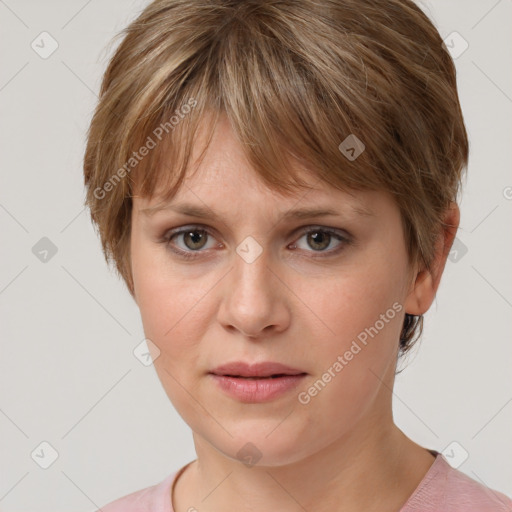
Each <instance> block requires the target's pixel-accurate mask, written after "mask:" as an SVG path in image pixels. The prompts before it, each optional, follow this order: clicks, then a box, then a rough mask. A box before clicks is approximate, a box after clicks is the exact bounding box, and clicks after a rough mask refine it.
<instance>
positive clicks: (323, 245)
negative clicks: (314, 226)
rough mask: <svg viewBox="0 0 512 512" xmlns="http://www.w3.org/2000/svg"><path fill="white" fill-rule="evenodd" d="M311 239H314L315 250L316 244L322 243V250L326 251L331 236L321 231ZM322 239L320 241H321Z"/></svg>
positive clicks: (315, 233) (311, 236)
mask: <svg viewBox="0 0 512 512" xmlns="http://www.w3.org/2000/svg"><path fill="white" fill-rule="evenodd" d="M324 237H325V240H324V243H323V244H322V239H323V238H324ZM310 238H311V239H313V248H314V245H315V244H318V243H320V246H321V247H320V248H321V249H325V247H328V245H329V238H330V235H329V234H328V233H322V232H320V231H315V232H314V234H312V235H310ZM319 239H320V241H319Z"/></svg>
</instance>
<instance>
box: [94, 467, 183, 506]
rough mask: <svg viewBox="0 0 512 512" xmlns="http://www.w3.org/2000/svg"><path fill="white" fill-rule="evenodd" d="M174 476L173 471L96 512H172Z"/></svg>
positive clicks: (175, 472)
mask: <svg viewBox="0 0 512 512" xmlns="http://www.w3.org/2000/svg"><path fill="white" fill-rule="evenodd" d="M176 474H177V471H174V472H173V473H171V474H170V475H169V476H168V477H166V478H165V479H164V480H162V481H161V482H159V483H157V484H154V485H151V486H149V487H145V488H144V489H139V490H137V491H135V492H132V493H130V494H127V495H126V496H123V497H121V498H118V499H116V500H114V501H111V502H110V503H107V504H106V505H104V506H102V507H101V508H100V509H98V510H97V511H96V512H172V507H171V486H172V484H173V482H174V479H175V476H176Z"/></svg>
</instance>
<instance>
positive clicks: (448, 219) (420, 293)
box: [404, 202, 460, 316]
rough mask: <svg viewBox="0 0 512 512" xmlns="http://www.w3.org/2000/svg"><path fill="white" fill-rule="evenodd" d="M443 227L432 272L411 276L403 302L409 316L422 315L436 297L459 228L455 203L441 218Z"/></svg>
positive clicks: (424, 271) (425, 271)
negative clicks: (407, 292)
mask: <svg viewBox="0 0 512 512" xmlns="http://www.w3.org/2000/svg"><path fill="white" fill-rule="evenodd" d="M443 222H444V224H445V225H444V226H442V227H441V232H440V233H439V235H438V238H437V244H436V249H435V256H434V261H433V262H432V272H429V271H428V270H426V269H424V268H423V269H421V270H420V271H419V272H418V271H416V272H415V274H413V276H412V282H411V286H410V288H409V294H408V295H407V298H406V300H405V303H404V306H405V312H406V313H408V314H410V315H416V316H419V315H423V314H424V313H426V312H427V311H428V309H429V308H430V306H431V305H432V302H433V301H434V298H435V296H436V292H437V289H438V287H439V283H440V282H441V276H442V274H443V271H444V267H445V265H446V259H447V258H448V254H449V253H450V249H451V246H452V244H453V241H454V239H455V234H456V233H457V229H458V227H459V222H460V211H459V207H458V206H457V204H456V203H454V202H452V203H451V204H450V206H449V207H448V208H447V210H446V211H445V214H444V217H443Z"/></svg>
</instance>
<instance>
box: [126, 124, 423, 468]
mask: <svg viewBox="0 0 512 512" xmlns="http://www.w3.org/2000/svg"><path fill="white" fill-rule="evenodd" d="M315 181H316V180H315V179H314V178H311V180H310V183H311V184H313V183H315ZM157 203H159V198H157V197H155V198H152V199H149V198H142V197H135V198H134V201H133V213H132V232H131V258H132V271H133V280H134V292H135V295H134V296H135V300H136V301H137V304H138V306H139V308H140V311H141V315H142V321H143V325H144V331H145V335H146V337H147V338H149V339H150V340H151V341H152V342H153V343H154V344H155V345H156V347H158V350H159V353H158V351H157V350H156V349H154V350H152V353H153V355H154V358H156V359H155V361H154V365H155V368H156V370H157V373H158V376H159V378H160V380H161V382H162V385H163V387H164V389H165V391H166V393H167V395H168V396H169V398H170V400H171V401H172V403H173V404H174V406H175V407H176V409H177V411H178V413H179V414H180V415H181V416H182V417H183V419H184V420H185V421H186V422H187V423H188V425H189V426H190V427H191V428H192V430H193V431H194V433H195V435H196V436H197V435H198V436H200V437H201V438H202V439H203V440H205V441H207V442H208V443H210V444H211V445H212V446H213V447H215V448H216V449H217V450H219V451H220V452H221V453H223V454H224V455H226V456H227V457H231V458H233V459H242V458H244V457H245V456H247V455H249V456H251V455H252V456H253V459H254V460H255V461H256V459H258V458H260V457H261V460H259V462H258V463H259V464H261V465H269V466H278V465H282V464H286V463H291V462H294V461H297V460H300V459H303V458H305V457H307V456H310V455H312V454H314V453H316V452H318V451H320V450H322V449H323V448H326V447H327V446H329V445H331V444H332V443H335V442H336V441H338V440H341V439H342V438H344V439H348V438H349V437H350V436H352V435H354V434H356V433H357V432H358V431H359V432H363V431H364V432H365V434H364V435H367V434H368V433H370V432H372V429H378V428H382V426H383V425H384V424H385V422H387V421H390V419H391V393H390V389H391V388H392V386H393V378H394V372H395V366H396V356H397V349H398V340H399V335H400V331H401V327H402V323H403V319H404V314H405V312H406V310H407V309H408V302H407V301H408V300H409V299H410V297H411V293H410V292H411V290H412V286H413V283H412V282H411V283H410V280H409V273H408V260H407V254H406V248H405V243H404V239H403V234H402V226H401V221H400V214H399V211H398V208H397V206H396V205H395V204H394V202H393V201H392V200H391V197H390V196H388V195H386V194H384V193H383V192H365V193H361V192H357V193H355V196H351V195H349V194H347V193H344V192H341V191H338V190H336V189H334V188H333V187H332V186H329V185H327V184H322V183H320V182H319V183H316V184H315V186H314V187H313V188H312V189H311V190H308V191H307V192H305V191H304V190H302V191H301V192H298V193H297V194H296V195H293V196H291V195H290V196H287V197H284V196H281V195H278V194H277V193H276V192H274V191H272V190H270V189H268V188H265V186H264V185H263V184H262V183H261V182H259V181H258V178H257V177H256V175H255V174H254V173H253V171H252V170H251V168H250V166H249V164H248V163H247V161H246V160H245V158H244V156H243V153H242V149H241V147H240V146H239V145H238V143H237V142H236V140H235V139H234V138H233V136H232V133H231V131H230V128H229V125H228V123H227V122H226V121H223V122H222V123H219V125H218V126H217V129H216V132H215V136H214V139H213V141H212V144H211V145H210V147H209V149H208V152H207V153H206V156H205V158H204V160H203V162H202V163H201V166H200V168H199V171H198V172H197V173H196V174H195V175H193V176H192V177H189V179H188V180H187V181H186V182H185V184H184V185H183V186H182V187H181V189H180V191H179V193H178V194H177V195H176V196H174V197H173V199H172V200H171V202H169V203H168V204H167V207H166V208H165V209H162V210H159V211H154V212H152V213H151V214H150V212H147V211H146V212H145V211H144V210H145V209H147V208H151V207H153V206H154V205H156V204H157ZM185 203H186V204H187V205H189V206H194V207H196V208H197V209H207V210H208V211H209V212H210V213H209V214H208V215H207V216H206V217H202V216H189V215H186V214H184V213H179V212H177V211H176V209H178V207H179V206H180V207H183V205H184V204H185ZM298 209H301V210H304V209H322V210H327V209H329V210H333V211H334V212H335V213H336V214H335V215H321V216H317V217H313V216H293V215H289V214H290V212H292V211H294V210H298ZM356 209H360V210H361V209H366V210H369V213H370V214H362V213H360V212H357V211H356ZM197 213H198V212H196V214H197ZM178 228H180V229H183V228H186V231H185V232H183V233H181V234H176V235H175V236H173V233H171V231H173V230H174V231H176V230H177V229H178ZM194 230H195V231H194ZM202 230H204V231H202ZM308 231H309V234H308ZM329 231H333V232H334V233H333V234H329ZM171 236H172V238H171ZM187 255H188V256H189V257H190V258H189V259H187V258H186V256H187ZM363 340H364V341H363ZM150 347H151V345H150ZM237 361H243V362H246V363H249V364H252V363H259V362H268V361H270V362H276V363H281V364H284V365H287V366H289V367H292V368H293V369H295V370H297V372H299V373H300V372H302V376H299V377H288V378H282V377H281V378H277V379H264V380H261V381H260V382H259V383H257V384H256V380H255V379H243V378H241V377H236V378H234V379H233V380H230V379H229V378H227V377H224V378H222V377H215V376H213V375H212V374H211V373H210V372H212V371H213V370H215V368H217V367H218V366H219V365H223V364H227V363H232V362H237ZM297 372H296V373H297ZM220 373H222V372H220ZM224 373H227V372H224ZM231 373H236V372H231ZM304 374H305V375H304ZM221 381H222V382H224V383H225V384H226V386H227V387H230V386H231V387H230V389H233V388H236V389H238V390H239V391H240V390H241V391H240V394H237V395H233V394H231V393H230V392H228V391H227V390H226V389H225V388H224V387H222V386H221V385H220V384H219V382H221ZM249 381H250V382H249ZM278 382H279V383H280V384H278ZM265 383H266V384H265ZM315 383H316V384H315ZM285 384H287V385H288V387H287V386H286V385H285ZM281 385H282V386H283V388H284V389H285V390H284V391H281V392H280V393H277V394H274V395H273V396H271V395H269V394H265V392H261V393H260V394H254V393H252V392H251V389H253V387H254V386H259V389H260V390H261V389H262V388H263V387H265V386H267V388H266V389H267V390H271V391H272V390H273V391H272V392H275V389H276V387H277V386H281ZM251 386H252V387H251ZM347 436H349V437H347ZM248 443H251V444H248Z"/></svg>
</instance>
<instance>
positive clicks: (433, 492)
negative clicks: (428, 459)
mask: <svg viewBox="0 0 512 512" xmlns="http://www.w3.org/2000/svg"><path fill="white" fill-rule="evenodd" d="M420 510H421V511H422V512H440V511H442V512H512V500H511V499H510V498H509V497H507V496H506V495H505V494H503V493H501V492H499V491H496V490H494V489H490V488H489V487H486V486H485V485H484V484H482V483H480V482H478V481H476V480H474V479H473V478H471V477H469V476H468V475H466V474H465V473H463V472H462V471H459V470H458V469H454V468H453V467H452V466H450V464H449V463H448V461H447V460H446V459H445V458H444V456H443V455H442V454H440V453H439V454H438V455H437V457H436V459H435V461H434V463H433V465H432V467H431V468H430V470H429V471H428V472H427V474H426V475H425V477H424V479H423V480H422V481H421V483H420V485H419V486H418V488H417V489H416V491H415V492H414V494H413V495H412V496H411V497H410V499H409V500H408V501H407V503H406V504H405V506H404V507H403V508H402V509H401V512H413V511H414V512H415V511H420Z"/></svg>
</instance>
